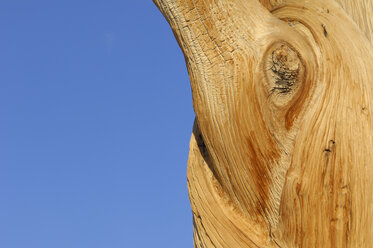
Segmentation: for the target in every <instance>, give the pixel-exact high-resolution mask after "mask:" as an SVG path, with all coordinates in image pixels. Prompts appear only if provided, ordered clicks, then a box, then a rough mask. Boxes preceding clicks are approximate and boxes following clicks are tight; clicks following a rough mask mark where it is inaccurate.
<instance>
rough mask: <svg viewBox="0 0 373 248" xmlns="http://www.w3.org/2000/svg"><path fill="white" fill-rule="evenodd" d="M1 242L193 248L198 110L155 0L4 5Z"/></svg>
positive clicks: (4, 245) (20, 247) (6, 246)
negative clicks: (192, 149)
mask: <svg viewBox="0 0 373 248" xmlns="http://www.w3.org/2000/svg"><path fill="white" fill-rule="evenodd" d="M0 27H1V28H0V30H1V39H0V116H1V118H0V247H1V248H119V247H125V248H127V247H128V248H132V247H133V248H137V247H141V248H142V247H146V248H148V247H151V248H153V247H156V248H157V247H162V248H167V247H170V248H171V247H172V248H184V247H189V248H190V247H193V242H192V235H193V234H192V228H193V226H192V214H191V209H190V205H189V199H188V194H187V185H186V164H187V157H188V145H189V139H190V135H191V132H192V125H193V120H194V112H193V109H192V97H191V90H190V84H189V79H188V75H187V71H186V67H185V62H184V58H183V55H182V53H181V51H180V49H179V47H178V45H177V43H176V41H175V39H174V37H173V34H172V32H171V30H170V28H169V26H168V24H167V22H166V21H165V19H164V18H163V16H162V15H161V14H160V12H159V11H158V10H157V9H156V7H155V6H154V4H153V3H152V2H151V1H150V0H133V1H129V0H106V1H103V0H102V1H93V0H90V1H85V0H79V1H77V0H74V1H72V0H64V1H51V0H44V1H43V0H33V1H30V0H1V1H0Z"/></svg>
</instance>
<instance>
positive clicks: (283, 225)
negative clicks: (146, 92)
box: [154, 0, 373, 248]
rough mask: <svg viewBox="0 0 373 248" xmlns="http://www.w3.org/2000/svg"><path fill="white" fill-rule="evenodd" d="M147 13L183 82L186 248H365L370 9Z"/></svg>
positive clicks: (372, 161) (244, 5) (341, 2)
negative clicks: (157, 23) (169, 36)
mask: <svg viewBox="0 0 373 248" xmlns="http://www.w3.org/2000/svg"><path fill="white" fill-rule="evenodd" d="M154 2H155V3H156V5H157V6H158V7H159V9H160V11H161V12H162V13H163V15H164V16H165V18H166V19H167V21H168V22H169V23H170V26H171V28H172V30H173V32H174V34H175V37H176V39H177V40H178V42H179V45H180V47H181V49H182V50H183V52H184V55H185V60H186V64H187V68H188V71H189V75H190V80H191V86H192V92H193V105H194V109H195V113H196V123H195V127H194V130H193V135H192V139H191V143H190V155H189V161H188V188H189V194H190V200H191V205H192V210H193V218H194V242H195V247H198V248H200V247H201V248H202V247H205V248H210V247H289V248H292V247H373V119H372V108H373V46H372V44H373V43H372V39H373V34H372V30H373V2H372V1H365V0H359V1H350V0H335V1H334V0H328V1H321V0H313V1H311V0H308V1H307V0H260V1H258V0H183V1H182V0H154Z"/></svg>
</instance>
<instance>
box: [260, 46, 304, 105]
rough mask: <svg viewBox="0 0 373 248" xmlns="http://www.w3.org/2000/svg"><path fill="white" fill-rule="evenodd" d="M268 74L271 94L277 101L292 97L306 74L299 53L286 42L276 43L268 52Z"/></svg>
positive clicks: (266, 66) (266, 67) (266, 65)
mask: <svg viewBox="0 0 373 248" xmlns="http://www.w3.org/2000/svg"><path fill="white" fill-rule="evenodd" d="M265 59H266V64H265V70H266V76H267V84H268V86H269V95H270V96H273V95H275V97H276V98H277V99H276V101H281V99H282V100H285V99H286V98H288V97H291V96H292V95H293V93H294V91H295V90H296V89H297V88H298V86H299V82H300V81H301V78H302V76H303V74H304V66H303V63H302V60H301V58H300V56H299V53H298V52H297V51H296V50H295V49H294V48H292V47H291V46H290V45H289V44H287V43H285V42H280V43H275V44H274V45H272V46H271V48H270V49H269V50H268V52H267V54H266V58H265Z"/></svg>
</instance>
